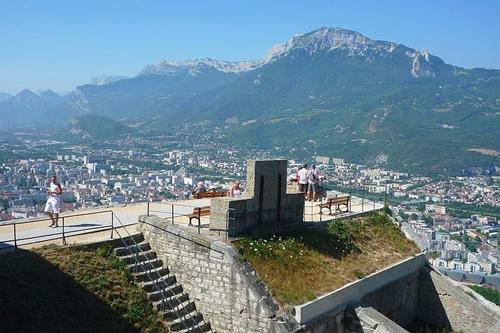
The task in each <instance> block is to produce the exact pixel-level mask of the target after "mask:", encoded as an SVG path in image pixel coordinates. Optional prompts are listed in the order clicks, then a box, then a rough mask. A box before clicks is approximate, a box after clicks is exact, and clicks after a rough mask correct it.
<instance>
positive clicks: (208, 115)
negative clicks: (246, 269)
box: [0, 27, 500, 172]
mask: <svg viewBox="0 0 500 333" xmlns="http://www.w3.org/2000/svg"><path fill="white" fill-rule="evenodd" d="M4 103H5V102H4ZM4 103H0V114H1V112H2V104H4ZM498 110H500V70H487V69H481V68H475V69H465V68H461V67H458V66H454V65H450V64H446V63H445V62H444V61H443V60H442V59H440V58H439V57H437V56H434V55H432V54H430V53H429V52H427V51H425V50H422V51H416V50H414V49H412V48H410V47H407V46H405V45H402V44H397V43H392V42H387V41H377V40H372V39H370V38H368V37H365V36H363V35H362V34H360V33H357V32H354V31H351V30H345V29H340V28H326V27H323V28H319V29H316V30H313V31H311V32H309V33H305V34H297V35H294V36H293V37H291V38H290V39H289V40H288V41H286V42H284V43H281V44H277V45H275V46H274V47H272V48H271V49H270V50H268V52H267V53H266V54H265V55H264V56H263V57H262V58H261V59H257V60H251V61H244V62H229V61H223V60H215V59H210V58H204V59H197V60H188V61H184V62H168V61H163V62H160V63H157V64H153V65H148V66H146V67H144V69H143V70H141V71H140V72H139V73H138V75H137V76H135V77H131V78H127V79H122V80H119V81H115V82H112V83H109V84H104V85H91V84H87V85H82V86H79V87H77V89H76V90H75V91H74V92H73V93H72V94H71V95H70V96H68V97H67V98H66V100H65V101H64V102H63V103H59V104H57V105H55V106H51V107H49V108H48V109H47V110H46V112H45V113H44V116H43V117H41V118H42V119H46V120H49V119H54V117H55V118H56V119H57V120H58V123H64V120H65V119H66V120H65V121H69V119H70V118H71V117H73V116H82V115H90V114H94V115H100V116H104V117H109V118H113V119H120V120H122V119H123V120H126V121H135V120H141V121H145V122H144V123H145V124H147V125H145V126H148V127H150V128H158V129H164V128H167V127H169V126H176V125H183V124H184V125H186V124H192V125H194V124H198V123H204V124H208V125H209V126H224V127H226V128H227V130H226V133H227V134H226V136H225V139H226V140H227V141H228V142H233V143H237V144H241V145H246V144H248V145H254V146H255V145H258V146H260V147H262V148H268V149H272V148H273V147H275V146H286V147H292V148H293V147H300V146H301V145H304V144H305V143H307V142H313V143H314V144H308V145H309V146H310V147H309V149H308V150H309V151H310V152H311V153H315V154H324V155H336V156H340V157H344V158H346V159H348V160H352V161H354V162H359V163H382V164H383V165H385V166H390V167H394V168H399V169H405V170H418V171H420V172H426V171H428V170H431V169H432V170H433V171H435V172H457V170H460V169H461V168H465V167H471V166H472V167H475V166H483V165H487V166H491V165H497V166H498V165H500V161H499V158H498V157H494V156H483V155H481V154H479V153H477V152H475V150H472V151H471V150H469V149H470V148H474V149H476V148H480V149H492V150H495V151H500V146H499V145H500V138H499V137H498V134H496V133H500V112H499V111H498ZM152 119H154V121H152ZM290 133H294V135H290ZM484 133H492V135H490V136H487V135H484ZM292 148H291V149H292ZM476 150H477V149H476ZM450 170H451V171H450Z"/></svg>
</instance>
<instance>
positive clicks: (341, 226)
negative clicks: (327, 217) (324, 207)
mask: <svg viewBox="0 0 500 333" xmlns="http://www.w3.org/2000/svg"><path fill="white" fill-rule="evenodd" d="M327 229H328V233H329V234H330V235H331V236H333V237H334V238H335V239H336V240H337V241H338V242H339V243H340V244H339V245H341V246H342V247H343V248H344V250H345V252H350V251H352V250H353V249H354V237H353V233H352V231H351V228H350V227H349V225H348V221H343V220H333V221H330V222H328V226H327Z"/></svg>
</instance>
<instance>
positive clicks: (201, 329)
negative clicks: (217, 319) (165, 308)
mask: <svg viewBox="0 0 500 333" xmlns="http://www.w3.org/2000/svg"><path fill="white" fill-rule="evenodd" d="M177 332H178V333H207V332H212V328H211V327H210V323H206V322H204V321H202V322H200V323H198V324H197V325H196V326H194V327H190V328H188V329H183V330H180V331H177Z"/></svg>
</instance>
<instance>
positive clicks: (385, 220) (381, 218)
mask: <svg viewBox="0 0 500 333" xmlns="http://www.w3.org/2000/svg"><path fill="white" fill-rule="evenodd" d="M368 223H370V224H371V225H386V224H392V220H391V218H390V217H389V215H387V214H385V213H380V212H376V213H372V214H370V216H369V217H368Z"/></svg>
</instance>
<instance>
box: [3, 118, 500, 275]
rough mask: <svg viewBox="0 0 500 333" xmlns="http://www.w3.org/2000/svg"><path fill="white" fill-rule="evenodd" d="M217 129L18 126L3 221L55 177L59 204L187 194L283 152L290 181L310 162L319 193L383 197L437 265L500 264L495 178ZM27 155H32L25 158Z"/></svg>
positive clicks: (498, 180) (489, 269)
mask: <svg viewBox="0 0 500 333" xmlns="http://www.w3.org/2000/svg"><path fill="white" fill-rule="evenodd" d="M221 132H222V131H214V132H213V133H211V132H208V131H206V132H204V133H209V134H200V133H195V132H192V131H191V130H189V129H188V128H177V129H176V130H175V131H172V134H170V135H157V134H155V135H144V136H143V137H127V138H126V139H120V140H107V141H103V142H100V143H95V142H94V143H88V144H82V143H78V144H70V143H66V142H62V141H57V140H52V139H49V138H46V137H44V136H41V137H40V136H32V135H29V134H26V133H17V134H16V135H15V139H13V138H9V139H4V140H3V141H2V142H1V143H0V148H1V149H2V152H4V153H5V156H8V157H7V158H4V160H3V161H2V163H1V164H0V208H1V211H0V218H1V220H2V221H8V220H12V219H26V218H36V217H42V216H45V215H44V213H43V207H44V205H45V201H46V197H47V195H46V191H47V190H46V189H47V185H48V183H49V179H50V177H51V175H56V176H57V178H58V180H59V181H60V182H61V184H62V188H63V195H62V211H63V212H70V211H76V210H82V209H85V208H91V207H94V208H95V207H103V206H123V205H129V204H134V203H140V202H163V203H165V202H173V201H176V200H183V199H188V198H190V196H191V193H192V191H193V190H194V189H195V188H196V186H197V185H198V184H199V183H200V182H203V184H204V186H205V187H206V188H207V189H208V190H215V191H218V192H226V191H228V186H229V184H230V183H231V182H233V181H236V180H238V181H242V183H243V186H244V181H245V175H246V161H247V160H248V159H269V158H287V157H289V156H293V158H291V159H290V161H289V164H288V179H289V181H290V180H293V179H294V178H295V175H296V174H297V171H298V170H299V169H300V168H301V167H302V165H303V164H304V163H309V165H311V164H316V165H317V169H318V171H319V176H320V179H321V186H322V188H323V189H324V190H326V191H337V193H338V192H341V193H346V194H347V193H348V194H350V195H353V196H355V197H358V198H362V199H363V200H366V202H369V200H371V201H372V202H375V201H378V202H380V203H386V204H387V205H388V206H389V207H390V209H391V210H392V213H393V216H394V217H395V219H396V220H397V221H398V223H399V224H400V226H401V228H402V230H403V231H404V232H405V233H406V234H407V236H409V237H410V238H411V239H413V240H414V241H415V242H416V243H417V245H418V246H419V247H420V248H421V250H425V251H427V252H428V255H429V257H430V262H431V263H432V265H434V266H435V267H437V268H442V269H448V270H460V271H466V272H473V273H480V274H487V275H490V274H494V273H495V272H496V271H497V269H500V265H499V259H500V251H499V250H498V232H499V230H500V227H499V225H498V220H499V219H500V177H499V176H450V177H444V176H439V177H436V176H434V177H429V176H425V175H413V174H409V173H406V172H398V171H394V170H386V169H384V168H381V167H369V166H366V165H359V164H354V163H350V162H349V161H346V160H344V159H341V158H335V157H332V156H318V155H315V154H311V152H305V153H304V156H300V152H297V151H295V149H293V148H292V149H287V148H284V147H277V148H276V149H275V150H274V151H268V150H263V149H245V148H242V147H237V146H232V145H228V144H227V143H224V142H223V141H222V140H220V138H221V136H220V133H221ZM26 156H29V157H28V158H27V157H26Z"/></svg>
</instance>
